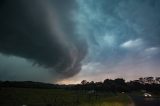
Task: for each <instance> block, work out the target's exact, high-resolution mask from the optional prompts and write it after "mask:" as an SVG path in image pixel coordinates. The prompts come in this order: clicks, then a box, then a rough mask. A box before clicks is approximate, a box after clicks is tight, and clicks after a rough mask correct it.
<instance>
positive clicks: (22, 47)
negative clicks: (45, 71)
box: [0, 0, 87, 77]
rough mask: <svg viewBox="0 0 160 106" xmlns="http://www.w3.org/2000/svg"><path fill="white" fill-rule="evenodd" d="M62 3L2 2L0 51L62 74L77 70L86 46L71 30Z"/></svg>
mask: <svg viewBox="0 0 160 106" xmlns="http://www.w3.org/2000/svg"><path fill="white" fill-rule="evenodd" d="M62 2H64V3H62ZM62 2H58V0H54V1H50V0H47V1H46V0H45V1H44V0H14V1H13V0H5V1H4V2H2V3H1V5H0V6H1V7H0V13H1V14H0V23H1V24H0V52H1V53H3V54H6V55H14V56H18V57H23V58H26V59H28V60H31V61H32V62H34V63H37V64H39V65H40V66H43V67H46V68H53V70H56V71H57V72H58V73H61V74H62V75H63V77H70V76H73V75H75V74H76V73H78V72H79V71H80V69H81V68H80V67H81V60H82V59H83V58H84V57H85V54H86V51H87V46H86V43H85V41H84V40H79V39H78V37H77V38H76V35H74V33H71V30H72V28H73V27H72V25H73V23H71V20H69V19H70V17H71V15H70V13H69V12H70V7H69V6H66V8H68V10H66V9H65V11H63V9H64V8H63V7H64V6H65V3H66V1H65V0H62ZM56 3H57V4H56ZM69 3H71V2H69ZM69 3H68V4H66V5H69ZM56 5H62V7H61V6H58V7H56ZM62 11H63V12H62ZM64 13H65V14H64ZM62 16H63V17H62ZM64 27H65V28H64ZM69 28H70V29H69Z"/></svg>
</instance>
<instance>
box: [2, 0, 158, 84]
mask: <svg viewBox="0 0 160 106" xmlns="http://www.w3.org/2000/svg"><path fill="white" fill-rule="evenodd" d="M159 11H160V1H159V0H99V1H98V0H1V1H0V80H11V81H15V80H16V81H26V80H27V81H39V82H49V83H63V84H69V83H80V82H81V81H82V80H84V79H85V80H88V81H103V80H104V79H106V78H110V79H114V78H124V79H125V80H128V81H129V80H135V79H137V78H139V77H147V76H153V77H159V76H160V71H159V70H160V14H159Z"/></svg>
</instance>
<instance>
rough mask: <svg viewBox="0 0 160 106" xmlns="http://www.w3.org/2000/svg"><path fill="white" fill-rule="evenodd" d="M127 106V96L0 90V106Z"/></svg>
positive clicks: (108, 93)
mask: <svg viewBox="0 0 160 106" xmlns="http://www.w3.org/2000/svg"><path fill="white" fill-rule="evenodd" d="M23 104H25V105H27V106H127V105H128V104H131V100H130V98H129V97H128V95H127V94H122V93H117V94H114V93H110V92H98V93H88V91H73V90H64V89H37V88H11V87H9V88H7V87H5V88H4V87H3V88H1V89H0V106H22V105H23Z"/></svg>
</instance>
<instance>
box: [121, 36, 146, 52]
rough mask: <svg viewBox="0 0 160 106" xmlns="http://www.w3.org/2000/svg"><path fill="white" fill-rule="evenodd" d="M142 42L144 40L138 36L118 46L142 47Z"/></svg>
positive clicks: (128, 47)
mask: <svg viewBox="0 0 160 106" xmlns="http://www.w3.org/2000/svg"><path fill="white" fill-rule="evenodd" d="M143 44H144V41H143V40H142V39H140V38H138V39H135V40H128V41H126V42H124V43H122V44H121V45H120V46H121V47H122V48H127V49H132V48H137V47H142V46H143Z"/></svg>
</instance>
